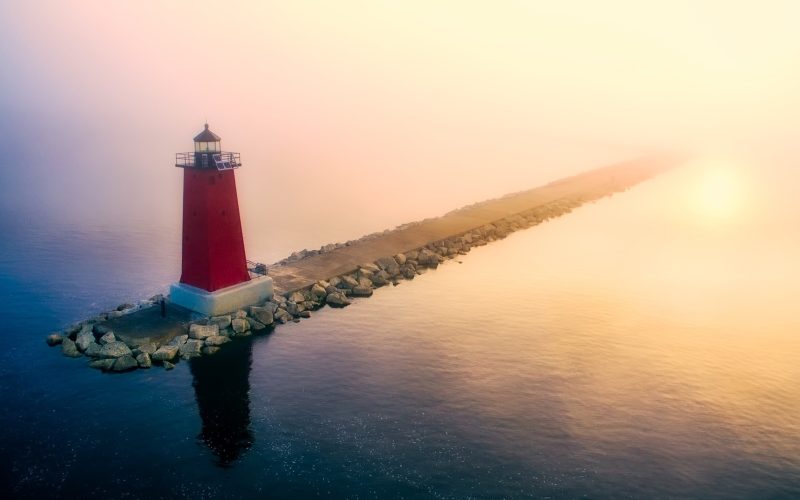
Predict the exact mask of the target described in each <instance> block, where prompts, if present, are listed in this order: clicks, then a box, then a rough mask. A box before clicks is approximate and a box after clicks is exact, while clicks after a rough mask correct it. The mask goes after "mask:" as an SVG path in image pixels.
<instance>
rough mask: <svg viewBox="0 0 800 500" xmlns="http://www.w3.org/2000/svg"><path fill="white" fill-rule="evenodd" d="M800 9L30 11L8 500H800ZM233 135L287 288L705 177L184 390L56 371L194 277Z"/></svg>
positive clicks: (340, 6)
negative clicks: (497, 200) (198, 245)
mask: <svg viewBox="0 0 800 500" xmlns="http://www.w3.org/2000/svg"><path fill="white" fill-rule="evenodd" d="M798 9H800V4H798V3H797V2H789V1H786V2H784V1H766V2H765V1H760V2H735V5H733V4H732V2H723V1H708V2H702V5H700V4H698V3H697V2H689V1H686V2H684V1H675V2H669V4H664V5H660V6H656V5H652V4H649V3H642V2H637V1H623V0H618V1H611V2H602V3H596V4H586V3H584V4H572V3H570V4H567V3H560V4H558V5H555V4H553V3H552V2H546V3H545V2H542V3H534V2H515V1H510V2H503V3H502V4H498V3H494V4H490V3H477V2H476V3H471V2H462V1H458V2H456V1H452V2H449V1H443V2H435V3H433V2H402V3H399V2H397V3H393V2H357V1H352V2H335V3H323V2H319V3H317V2H305V1H294V2H282V3H279V2H250V3H248V2H234V3H229V4H225V5H222V4H220V3H219V2H207V1H200V2H191V3H189V2H185V3H182V2H171V3H167V4H166V5H164V4H163V3H160V4H155V3H153V4H150V3H142V2H102V1H82V2H69V3H68V2H58V1H40V2H22V1H6V2H2V3H0V65H2V66H1V67H2V68H3V70H2V71H0V151H1V153H0V233H2V238H0V296H1V297H2V298H3V300H2V301H0V317H2V318H3V322H2V328H0V337H1V338H2V340H3V342H4V346H5V347H4V349H3V350H2V352H1V353H0V381H1V382H0V389H1V392H2V394H3V396H4V400H5V404H4V405H3V406H2V408H0V429H2V431H0V485H2V487H0V491H4V492H11V494H12V496H27V497H37V496H38V497H41V496H42V495H43V494H53V492H55V493H56V494H59V495H62V496H76V495H86V494H95V495H105V496H110V497H119V496H123V494H125V493H130V494H132V495H134V496H145V495H147V496H153V495H154V493H153V492H159V493H158V494H160V495H162V496H182V497H191V498H198V497H204V496H206V497H208V496H213V497H215V498H216V497H225V496H229V497H241V496H265V495H271V496H275V497H287V498H288V497H298V496H302V495H306V496H308V495H319V496H345V495H351V496H355V495H358V496H361V497H387V496H399V495H405V496H419V497H432V498H465V497H469V496H474V497H484V496H485V497H489V496H495V497H496V496H506V497H523V496H544V495H547V496H554V497H579V496H592V497H618V496H631V497H642V498H644V497H648V498H649V497H676V496H677V497H703V498H708V497H714V496H719V497H726V496H728V497H729V496H743V497H772V498H784V497H785V498H792V497H797V496H800V463H798V458H797V457H799V456H800V449H798V443H800V421H798V415H800V411H798V410H800V393H798V387H800V373H799V372H798V368H797V362H796V360H797V359H798V357H799V355H800V344H798V337H797V332H798V331H800V323H798V320H797V315H796V311H795V309H796V300H795V299H796V297H797V296H798V294H799V293H800V288H798V287H800V267H798V266H800V260H798V258H797V255H800V238H799V237H798V233H797V230H796V228H797V227H800V206H799V205H798V202H797V196H796V188H797V186H798V185H800V169H799V168H798V156H797V150H796V137H797V131H798V130H800V123H799V122H798V118H797V117H798V116H800V94H798V93H797V92H796V89H797V88H798V87H800V66H798V65H797V61H798V60H800V37H797V36H796V19H798V18H800V10H798ZM205 121H208V122H209V124H210V126H211V129H212V130H214V131H215V132H216V133H218V134H219V135H221V136H222V146H223V149H225V150H230V151H238V152H240V153H241V154H242V158H243V162H244V167H243V168H241V169H240V170H238V171H237V173H236V176H237V184H238V193H239V202H240V206H241V209H242V214H243V224H244V231H245V241H246V245H247V253H248V257H249V258H251V259H254V260H259V261H263V262H273V261H276V260H278V259H281V258H283V257H285V256H287V255H288V254H290V253H291V252H292V251H295V250H300V249H302V248H318V247H319V246H321V245H323V244H326V243H330V242H336V241H346V240H350V239H353V238H357V237H359V236H361V235H363V234H367V233H371V232H374V231H381V230H383V229H386V228H391V227H394V226H396V225H398V224H402V223H405V222H409V221H412V220H418V219H422V218H426V217H431V216H437V215H441V214H442V213H445V212H447V211H449V210H452V209H454V208H457V207H460V206H463V205H466V204H470V203H474V202H476V201H480V200H484V199H487V198H492V197H496V196H501V195H503V194H506V193H509V192H514V191H519V190H522V189H528V188H531V187H534V186H537V185H540V184H543V183H546V182H549V181H552V180H555V179H557V178H561V177H564V176H566V175H570V174H573V173H577V172H580V171H583V170H586V169H588V168H592V167H596V166H601V165H604V164H607V163H610V162H614V161H619V160H624V159H628V158H632V157H637V156H640V155H643V154H648V153H651V152H654V151H655V152H660V151H679V152H685V153H688V154H689V155H690V156H691V157H692V160H691V161H689V162H688V164H687V165H686V166H684V167H682V168H680V169H677V170H675V171H672V172H670V173H668V174H667V175H664V176H662V177H659V178H657V179H655V180H653V181H650V182H647V183H645V184H643V185H641V186H637V187H636V188H634V189H632V190H631V191H629V192H626V193H623V194H619V195H615V196H614V197H612V198H610V199H604V200H601V201H599V202H597V203H594V204H591V205H588V206H584V207H582V208H580V209H579V210H577V211H575V212H574V213H572V214H570V215H568V216H565V217H563V218H559V219H557V220H554V221H550V222H548V223H546V224H543V225H540V226H537V227H535V228H532V229H530V230H526V231H523V232H520V233H516V234H514V235H512V236H510V237H509V238H507V239H506V240H503V241H501V242H497V243H494V244H492V245H488V246H485V247H481V248H478V249H475V250H473V252H471V253H470V254H469V255H468V256H465V257H464V258H462V259H461V260H462V262H463V264H460V265H459V264H458V263H456V262H451V263H449V264H447V265H444V266H442V267H441V268H439V269H438V270H436V271H435V272H429V273H426V274H425V275H424V276H420V277H418V278H417V279H415V280H414V281H412V282H404V283H403V284H402V285H401V286H399V287H397V288H388V289H382V290H379V291H378V292H376V294H375V296H374V297H373V298H371V299H369V300H363V301H357V302H356V303H355V304H354V305H353V306H350V307H348V308H346V309H344V310H331V309H323V310H321V311H319V312H318V313H315V314H314V317H313V318H311V319H310V320H304V321H303V322H301V323H300V324H291V325H287V326H285V327H282V328H280V329H278V330H277V331H276V332H275V333H273V334H271V335H269V336H265V337H260V338H257V339H254V340H253V341H252V342H251V341H246V342H242V343H237V344H236V347H235V348H232V349H230V350H228V351H224V352H225V355H224V356H223V353H222V352H221V353H220V355H219V356H218V357H209V358H207V359H206V358H203V359H201V360H200V361H196V362H192V363H180V364H179V365H178V367H177V368H176V369H175V370H173V371H171V372H163V371H162V370H160V369H152V370H150V371H145V370H139V371H137V372H134V373H131V374H127V375H124V376H106V375H102V374H100V373H99V372H96V371H93V370H89V369H87V368H86V367H85V366H84V364H83V363H82V362H81V361H79V360H73V359H68V358H64V357H62V356H61V355H60V353H58V352H56V350H48V349H47V348H46V347H45V345H44V342H43V338H44V336H45V335H46V334H47V333H49V332H50V331H52V330H55V329H57V328H59V327H62V326H65V325H66V324H68V323H70V322H73V321H77V320H80V319H83V318H86V317H89V316H91V315H94V314H96V313H97V312H99V311H103V310H107V309H109V308H111V307H114V306H116V305H117V304H119V303H121V302H124V301H135V300H139V299H141V298H145V297H148V296H150V295H151V294H153V293H157V292H163V291H165V290H166V287H167V286H168V285H169V284H170V283H171V282H173V281H175V280H176V279H177V278H178V274H179V269H180V217H181V199H180V196H181V193H182V191H181V179H182V177H181V171H180V170H179V169H177V168H174V167H173V160H174V154H175V153H176V152H182V151H188V150H190V149H191V147H192V144H191V138H192V137H193V136H194V135H195V134H196V133H198V132H199V131H200V130H201V129H202V125H203V123H204V122H205ZM226 389H227V390H226ZM93 464H103V471H102V473H98V471H97V470H96V469H95V467H94V465H93ZM121 483H122V484H123V486H120V484H121ZM158 494H156V495H155V496H156V497H157V496H158Z"/></svg>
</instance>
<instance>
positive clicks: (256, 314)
mask: <svg viewBox="0 0 800 500" xmlns="http://www.w3.org/2000/svg"><path fill="white" fill-rule="evenodd" d="M276 309H277V308H276ZM250 315H251V316H253V318H254V319H255V320H256V321H258V322H260V323H263V324H264V325H271V324H272V323H273V322H274V321H275V316H274V311H272V309H271V308H266V307H255V306H254V307H251V308H250ZM250 326H251V327H252V326H253V325H252V324H251V325H250Z"/></svg>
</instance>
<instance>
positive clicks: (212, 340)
mask: <svg viewBox="0 0 800 500" xmlns="http://www.w3.org/2000/svg"><path fill="white" fill-rule="evenodd" d="M230 341H231V339H229V338H228V337H225V336H224V335H213V336H211V337H208V338H207V339H206V345H212V346H221V345H222V344H225V343H228V342H230Z"/></svg>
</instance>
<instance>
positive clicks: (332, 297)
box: [325, 292, 350, 307]
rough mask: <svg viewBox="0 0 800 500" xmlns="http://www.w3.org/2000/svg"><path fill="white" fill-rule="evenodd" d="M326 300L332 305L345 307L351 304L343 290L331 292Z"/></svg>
mask: <svg viewBox="0 0 800 500" xmlns="http://www.w3.org/2000/svg"><path fill="white" fill-rule="evenodd" d="M325 302H326V303H327V304H328V305H329V306H331V307H345V306H348V305H350V300H349V299H348V298H347V297H346V296H345V295H344V294H343V293H341V292H335V293H329V294H328V296H327V297H325Z"/></svg>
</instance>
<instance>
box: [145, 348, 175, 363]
mask: <svg viewBox="0 0 800 500" xmlns="http://www.w3.org/2000/svg"><path fill="white" fill-rule="evenodd" d="M177 354H178V346H176V345H162V346H161V347H159V348H158V350H156V352H154V353H153V355H152V356H151V358H152V359H153V361H172V360H173V359H175V356H176V355H177Z"/></svg>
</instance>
